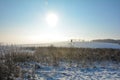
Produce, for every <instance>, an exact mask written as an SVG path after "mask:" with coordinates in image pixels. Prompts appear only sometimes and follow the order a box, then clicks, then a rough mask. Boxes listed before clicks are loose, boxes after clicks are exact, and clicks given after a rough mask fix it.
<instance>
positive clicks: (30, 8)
mask: <svg viewBox="0 0 120 80" xmlns="http://www.w3.org/2000/svg"><path fill="white" fill-rule="evenodd" d="M50 12H51V13H53V14H55V15H57V17H58V22H57V24H56V26H55V27H51V26H50V25H48V24H47V22H46V20H45V19H46V16H47V14H49V13H50ZM70 38H80V39H86V40H91V39H98V38H100V39H103V38H113V39H120V0H0V42H7V43H40V42H50V41H62V40H67V39H70Z"/></svg>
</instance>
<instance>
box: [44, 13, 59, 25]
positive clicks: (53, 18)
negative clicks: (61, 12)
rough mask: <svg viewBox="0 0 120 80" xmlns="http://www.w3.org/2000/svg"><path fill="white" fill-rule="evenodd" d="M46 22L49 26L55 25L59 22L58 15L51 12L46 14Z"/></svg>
mask: <svg viewBox="0 0 120 80" xmlns="http://www.w3.org/2000/svg"><path fill="white" fill-rule="evenodd" d="M46 22H47V24H48V26H52V27H55V26H56V25H57V24H58V15H57V14H55V13H53V12H51V13H48V14H47V15H46Z"/></svg>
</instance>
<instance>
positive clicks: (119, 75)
mask: <svg viewBox="0 0 120 80" xmlns="http://www.w3.org/2000/svg"><path fill="white" fill-rule="evenodd" d="M103 63H106V66H102V64H103ZM103 63H101V64H99V65H98V64H97V62H96V63H95V65H94V66H95V67H80V66H79V67H78V66H75V65H72V66H68V64H67V63H65V62H62V63H61V65H59V66H56V67H54V66H45V65H40V64H39V66H41V68H39V69H33V68H34V67H33V66H31V70H30V68H27V67H26V69H28V73H26V74H25V75H24V80H30V79H27V76H28V75H31V76H33V74H32V71H33V72H34V79H35V80H120V64H117V63H113V62H103ZM28 64H29V65H31V64H32V65H35V64H38V63H34V62H32V63H28ZM29 67H30V66H29ZM29 71H30V72H29ZM31 79H33V78H32V77H31Z"/></svg>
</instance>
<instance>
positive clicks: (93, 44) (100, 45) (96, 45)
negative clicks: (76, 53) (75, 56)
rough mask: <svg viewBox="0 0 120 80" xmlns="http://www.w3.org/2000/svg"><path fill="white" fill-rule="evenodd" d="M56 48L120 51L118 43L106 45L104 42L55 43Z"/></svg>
mask: <svg viewBox="0 0 120 80" xmlns="http://www.w3.org/2000/svg"><path fill="white" fill-rule="evenodd" d="M53 45H54V46H56V47H77V48H113V49H120V45H119V44H116V43H104V42H73V43H70V42H63V43H53Z"/></svg>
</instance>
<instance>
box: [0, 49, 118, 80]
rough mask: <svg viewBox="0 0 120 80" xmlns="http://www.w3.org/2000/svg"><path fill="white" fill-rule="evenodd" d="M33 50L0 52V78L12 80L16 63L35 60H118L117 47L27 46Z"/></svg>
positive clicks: (89, 61) (40, 61)
mask: <svg viewBox="0 0 120 80" xmlns="http://www.w3.org/2000/svg"><path fill="white" fill-rule="evenodd" d="M27 49H32V50H35V53H34V54H30V53H23V52H18V51H16V50H15V51H13V50H11V51H2V52H6V53H5V54H2V52H0V53H1V54H0V80H14V79H13V78H14V77H20V76H21V75H20V68H19V66H18V65H16V63H19V62H30V61H35V62H39V63H41V64H43V63H44V64H47V65H53V66H59V62H62V61H64V62H67V63H70V64H71V63H74V62H75V63H77V64H78V65H79V64H82V65H86V64H88V63H90V64H92V63H94V62H96V61H99V62H102V61H115V62H118V63H119V62H120V50H119V49H90V48H63V47H38V48H27ZM16 74H17V75H16Z"/></svg>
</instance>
